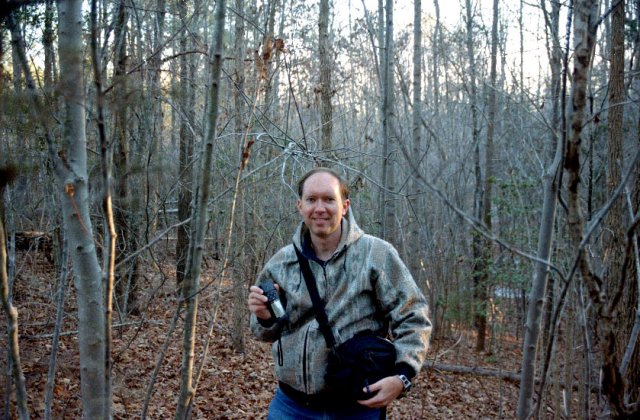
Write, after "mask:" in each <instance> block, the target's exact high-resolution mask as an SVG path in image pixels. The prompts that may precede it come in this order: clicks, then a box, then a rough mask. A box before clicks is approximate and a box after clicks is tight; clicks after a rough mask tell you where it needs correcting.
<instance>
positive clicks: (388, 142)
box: [380, 0, 398, 244]
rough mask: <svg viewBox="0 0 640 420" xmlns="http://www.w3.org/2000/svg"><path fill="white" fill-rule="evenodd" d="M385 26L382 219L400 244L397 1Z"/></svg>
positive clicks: (389, 4)
mask: <svg viewBox="0 0 640 420" xmlns="http://www.w3.org/2000/svg"><path fill="white" fill-rule="evenodd" d="M384 10H385V19H384V22H385V25H384V34H385V36H384V46H385V50H384V54H383V56H384V61H383V65H382V89H383V91H382V110H381V113H382V179H381V184H382V188H383V189H382V191H381V200H380V218H381V220H382V225H381V232H380V236H381V237H382V238H383V239H385V240H388V241H390V242H395V243H396V244H397V239H398V238H396V235H395V233H394V232H395V230H396V229H395V228H394V224H395V216H396V212H395V208H396V205H395V197H392V194H393V191H394V189H395V185H394V184H395V177H394V167H393V165H392V160H391V150H392V148H393V143H394V140H393V137H392V136H395V132H394V129H393V122H394V121H393V119H394V111H393V107H394V104H395V99H394V77H393V69H394V65H395V60H394V52H393V51H394V45H393V0H386V3H385V9H384Z"/></svg>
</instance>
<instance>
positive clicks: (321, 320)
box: [293, 244, 336, 349]
mask: <svg viewBox="0 0 640 420" xmlns="http://www.w3.org/2000/svg"><path fill="white" fill-rule="evenodd" d="M293 248H294V249H295V250H296V255H297V256H298V263H300V269H301V270H302V276H303V277H304V282H305V283H306V284H307V289H308V290H309V295H310V296H311V302H312V303H313V309H314V310H315V312H316V319H317V320H318V324H319V325H320V331H321V332H322V335H323V336H324V341H326V343H327V347H328V348H330V349H331V348H333V347H334V346H335V345H336V339H335V337H334V336H333V331H332V330H331V324H329V318H328V317H327V312H326V311H325V310H324V303H323V302H322V299H320V294H319V293H318V286H317V285H316V278H315V277H314V276H313V273H312V272H311V267H310V266H309V260H308V259H307V258H306V257H305V256H304V255H302V252H300V250H299V249H298V247H297V246H295V244H294V245H293Z"/></svg>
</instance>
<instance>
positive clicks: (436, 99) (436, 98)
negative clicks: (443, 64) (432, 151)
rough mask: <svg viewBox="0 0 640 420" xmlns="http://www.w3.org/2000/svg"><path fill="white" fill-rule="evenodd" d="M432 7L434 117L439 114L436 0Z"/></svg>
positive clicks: (438, 39)
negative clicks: (433, 11)
mask: <svg viewBox="0 0 640 420" xmlns="http://www.w3.org/2000/svg"><path fill="white" fill-rule="evenodd" d="M433 7H434V8H435V11H436V21H435V23H434V24H433V47H432V54H433V57H432V60H433V67H432V68H433V74H432V75H431V78H432V80H433V109H434V111H435V112H434V113H435V116H436V119H437V118H438V116H439V115H440V80H439V79H440V73H439V68H440V67H439V66H440V64H439V63H440V31H441V29H440V4H439V3H438V0H433Z"/></svg>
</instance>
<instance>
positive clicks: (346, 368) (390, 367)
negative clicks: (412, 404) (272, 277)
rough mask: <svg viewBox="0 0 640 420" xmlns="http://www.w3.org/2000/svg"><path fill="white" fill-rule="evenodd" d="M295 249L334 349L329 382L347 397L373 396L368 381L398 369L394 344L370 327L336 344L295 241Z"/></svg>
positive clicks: (330, 361) (370, 382)
mask: <svg viewBox="0 0 640 420" xmlns="http://www.w3.org/2000/svg"><path fill="white" fill-rule="evenodd" d="M294 249H295V250H296V254H297V256H298V262H299V263H300V268H301V269H302V275H303V277H304V280H305V283H306V284H307V289H309V294H310V295H311V301H312V302H313V308H314V310H315V312H316V319H317V320H318V324H319V326H320V331H321V332H322V335H323V336H324V339H325V341H326V343H327V347H328V348H329V349H331V352H330V353H329V360H328V364H327V371H326V375H325V382H326V383H327V386H328V387H329V388H330V391H331V392H332V393H334V394H335V395H337V396H339V397H340V398H341V399H345V400H350V401H354V400H366V399H369V398H371V397H373V394H372V393H369V392H368V390H367V392H365V390H366V389H367V388H368V387H369V385H372V384H374V383H375V382H377V381H379V380H380V379H382V378H386V377H387V376H393V375H394V373H395V363H396V348H395V346H394V345H393V343H392V342H391V341H389V340H386V339H384V338H381V337H378V336H377V335H375V334H374V333H373V332H371V331H365V332H362V333H359V334H356V335H355V336H353V337H351V338H350V339H348V340H347V341H345V342H344V343H342V344H340V345H337V344H336V340H335V337H334V336H333V331H332V330H331V325H330V324H329V319H328V318H327V313H326V311H325V309H324V305H323V303H322V300H321V299H320V295H319V293H318V287H317V285H316V281H315V277H314V276H313V273H312V272H311V267H309V261H308V260H307V259H306V258H305V257H304V256H303V255H302V253H301V252H300V251H299V250H298V248H297V247H296V246H295V245H294Z"/></svg>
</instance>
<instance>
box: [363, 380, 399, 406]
mask: <svg viewBox="0 0 640 420" xmlns="http://www.w3.org/2000/svg"><path fill="white" fill-rule="evenodd" d="M363 391H365V392H373V393H375V392H376V391H377V394H376V395H374V396H373V397H372V398H369V399H368V400H360V401H358V403H360V404H362V405H364V406H366V407H369V408H382V407H386V406H388V405H389V404H391V402H392V401H393V400H395V399H396V398H398V396H399V395H400V394H402V391H404V385H403V384H402V381H401V380H400V378H398V377H397V376H395V375H394V376H387V377H386V378H382V379H380V380H379V381H378V382H376V383H374V384H372V385H370V386H369V387H368V389H364V390H363Z"/></svg>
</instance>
